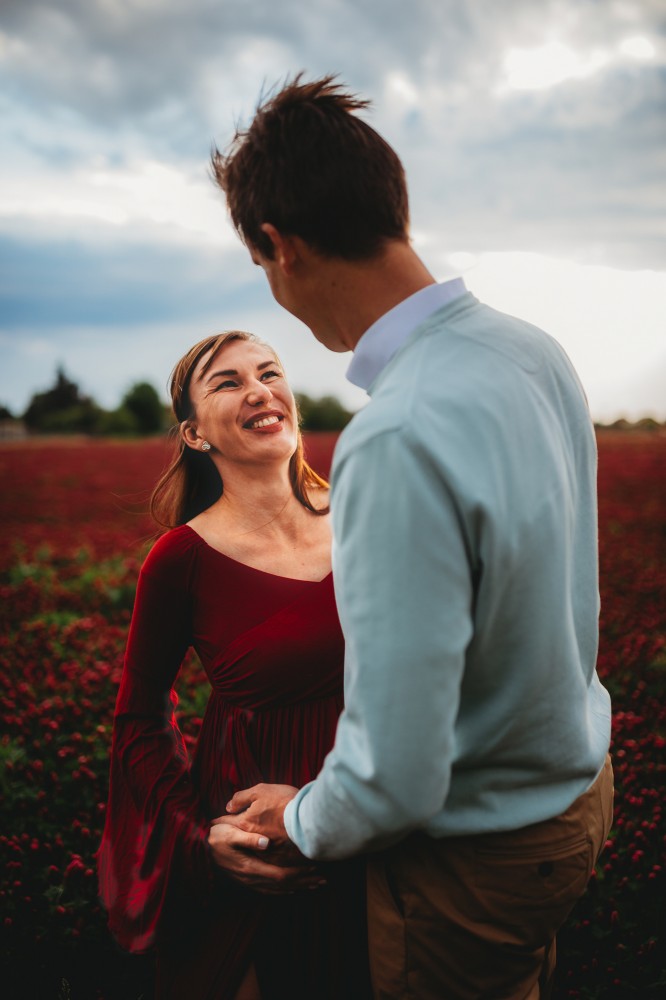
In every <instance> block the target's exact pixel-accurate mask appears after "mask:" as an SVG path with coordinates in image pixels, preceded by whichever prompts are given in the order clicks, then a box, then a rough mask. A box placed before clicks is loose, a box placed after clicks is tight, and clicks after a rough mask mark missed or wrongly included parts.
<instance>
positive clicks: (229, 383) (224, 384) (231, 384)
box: [215, 378, 238, 392]
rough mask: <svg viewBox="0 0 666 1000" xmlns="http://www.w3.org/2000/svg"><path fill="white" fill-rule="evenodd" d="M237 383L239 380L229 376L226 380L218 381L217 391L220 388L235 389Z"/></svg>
mask: <svg viewBox="0 0 666 1000" xmlns="http://www.w3.org/2000/svg"><path fill="white" fill-rule="evenodd" d="M237 385H238V383H237V382H234V380H233V379H230V378H228V379H225V380H224V382H218V383H217V385H216V386H215V392H218V390H219V389H234V388H235V387H236V386H237Z"/></svg>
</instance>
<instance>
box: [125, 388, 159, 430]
mask: <svg viewBox="0 0 666 1000" xmlns="http://www.w3.org/2000/svg"><path fill="white" fill-rule="evenodd" d="M121 409H125V410H126V411H128V412H129V413H131V414H132V416H133V417H134V420H135V421H136V426H137V429H138V431H139V433H140V434H154V433H155V432H156V431H161V430H162V428H163V425H164V417H163V410H162V404H161V402H160V397H159V396H158V395H157V392H156V391H155V389H154V388H153V386H152V385H150V383H149V382H137V383H136V385H133V386H132V388H131V389H130V390H129V392H127V393H125V396H124V397H123V401H122V404H121Z"/></svg>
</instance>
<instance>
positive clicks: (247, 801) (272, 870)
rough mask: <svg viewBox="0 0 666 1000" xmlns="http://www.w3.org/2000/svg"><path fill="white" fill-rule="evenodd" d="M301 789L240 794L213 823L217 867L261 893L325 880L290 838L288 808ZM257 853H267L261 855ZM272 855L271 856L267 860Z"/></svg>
mask: <svg viewBox="0 0 666 1000" xmlns="http://www.w3.org/2000/svg"><path fill="white" fill-rule="evenodd" d="M297 791H298V789H297V788H293V787H292V786H291V785H265V784H262V785H255V786H254V787H253V788H248V789H245V790H244V791H242V792H236V794H235V795H234V797H233V798H232V800H231V802H229V804H228V805H227V810H228V812H229V813H232V814H233V815H227V816H218V817H217V818H216V819H214V820H213V822H212V824H211V828H210V833H209V835H208V843H209V846H210V848H211V851H212V853H213V860H214V861H215V864H217V865H219V866H220V867H221V868H223V869H224V870H225V871H226V872H227V874H228V875H230V876H231V878H233V879H235V880H236V881H238V882H241V883H242V884H243V885H245V886H246V887H247V888H250V889H254V890H256V891H257V892H266V893H283V892H295V891H297V890H298V889H304V888H310V889H315V888H317V887H318V886H320V885H323V884H324V883H325V879H324V878H323V877H322V875H321V874H320V873H318V872H317V869H316V867H315V866H314V865H312V864H311V863H310V862H308V860H307V859H306V858H304V857H303V855H302V854H301V853H300V851H299V850H298V849H297V848H296V847H295V845H294V844H293V843H292V842H291V841H290V840H289V838H288V837H287V831H286V830H285V827H284V819H283V814H284V809H285V806H286V805H287V803H288V802H290V801H291V799H293V797H294V795H295V794H296V792H297ZM256 852H265V857H264V858H261V857H258V854H257V853H256ZM266 854H267V856H266Z"/></svg>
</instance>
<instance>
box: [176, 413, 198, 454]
mask: <svg viewBox="0 0 666 1000" xmlns="http://www.w3.org/2000/svg"><path fill="white" fill-rule="evenodd" d="M180 436H181V438H182V439H183V441H184V442H185V444H186V445H187V447H188V448H192V449H193V450H194V451H201V445H202V443H203V439H202V438H200V437H199V435H198V434H197V425H196V424H195V423H194V421H193V420H183V422H182V423H181V425H180Z"/></svg>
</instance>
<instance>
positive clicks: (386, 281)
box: [319, 240, 435, 351]
mask: <svg viewBox="0 0 666 1000" xmlns="http://www.w3.org/2000/svg"><path fill="white" fill-rule="evenodd" d="M432 284H435V278H434V277H433V276H432V274H431V273H430V272H429V271H428V269H427V268H426V266H425V264H424V263H423V261H422V260H421V259H420V258H419V257H418V256H417V255H416V253H415V252H414V250H413V249H412V247H411V246H410V244H409V243H408V242H403V241H399V240H393V241H391V243H389V244H387V246H386V247H385V248H384V249H383V250H382V252H381V253H380V254H378V255H377V256H375V257H373V258H371V259H370V260H366V261H346V260H341V259H339V258H336V259H334V260H331V259H329V260H328V261H327V262H326V266H325V268H324V269H323V270H322V272H321V282H320V295H321V298H320V299H319V302H320V305H321V309H322V314H325V315H326V318H327V323H328V327H329V329H332V330H334V331H335V334H336V337H337V339H338V341H339V342H340V343H341V344H342V345H344V348H346V349H347V350H350V351H353V350H354V348H355V347H356V345H357V343H358V342H359V340H360V339H361V337H362V336H363V334H364V333H365V331H366V330H367V329H368V328H369V327H371V326H372V324H373V323H375V322H376V321H377V320H378V319H379V318H380V317H381V316H383V315H384V314H385V313H387V312H388V311H389V310H390V309H393V307H394V306H397V305H398V304H399V303H400V302H402V301H404V299H407V298H409V296H410V295H414V293H415V292H418V291H420V290H421V289H422V288H425V287H426V286H427V285H432Z"/></svg>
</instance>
